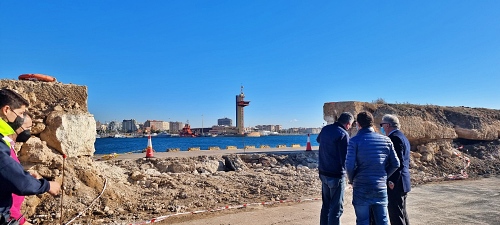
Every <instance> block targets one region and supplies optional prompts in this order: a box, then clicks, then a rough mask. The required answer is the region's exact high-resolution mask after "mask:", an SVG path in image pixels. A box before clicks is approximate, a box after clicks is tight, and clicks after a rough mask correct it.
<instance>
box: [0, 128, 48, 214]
mask: <svg viewBox="0 0 500 225" xmlns="http://www.w3.org/2000/svg"><path fill="white" fill-rule="evenodd" d="M0 137H1V138H3V135H2V134H0ZM0 142H1V143H0V185H1V186H0V214H4V215H8V214H9V210H10V207H11V206H12V193H14V194H16V195H20V196H25V195H35V194H42V193H45V192H47V191H48V190H49V188H50V185H49V182H48V181H47V180H45V179H40V180H37V179H36V178H34V177H33V176H31V174H30V173H28V172H26V171H24V169H23V167H22V166H21V164H19V163H18V162H16V161H15V160H14V159H13V158H12V157H11V156H10V147H9V146H8V145H7V144H6V143H5V142H4V140H0Z"/></svg>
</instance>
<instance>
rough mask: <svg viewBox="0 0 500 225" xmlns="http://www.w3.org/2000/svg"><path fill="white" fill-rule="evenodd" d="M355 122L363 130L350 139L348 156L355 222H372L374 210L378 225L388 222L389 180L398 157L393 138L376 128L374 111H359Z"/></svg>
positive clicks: (397, 163) (397, 162)
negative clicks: (371, 216) (378, 131)
mask: <svg viewBox="0 0 500 225" xmlns="http://www.w3.org/2000/svg"><path fill="white" fill-rule="evenodd" d="M356 122H357V126H359V127H361V129H360V130H359V131H358V134H357V135H356V136H354V137H353V138H351V140H350V141H349V145H348V147H347V156H346V170H347V177H348V179H349V183H350V184H352V186H353V197H352V204H353V205H354V211H355V213H356V224H358V225H360V224H369V218H370V211H372V212H373V216H374V220H375V223H376V224H377V225H380V224H384V225H388V224H389V219H388V215H387V214H388V213H387V204H388V199H387V185H386V182H387V177H389V176H390V175H391V174H392V173H394V171H396V170H397V169H398V168H399V159H398V157H397V155H396V152H395V151H394V146H393V144H392V142H391V139H389V138H388V137H386V136H383V135H381V134H378V133H376V132H375V130H374V129H373V116H372V114H371V113H369V112H361V113H359V114H358V115H357V117H356Z"/></svg>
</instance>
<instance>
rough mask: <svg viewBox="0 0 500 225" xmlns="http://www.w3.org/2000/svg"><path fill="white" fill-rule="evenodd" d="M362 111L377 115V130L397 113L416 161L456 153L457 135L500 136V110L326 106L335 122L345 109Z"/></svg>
mask: <svg viewBox="0 0 500 225" xmlns="http://www.w3.org/2000/svg"><path fill="white" fill-rule="evenodd" d="M362 111H368V112H370V113H372V114H373V116H374V119H375V124H374V125H375V126H374V128H375V129H376V130H377V131H379V129H380V128H379V123H380V122H381V120H382V117H383V116H384V115H385V114H394V115H397V116H398V118H399V121H400V123H401V130H402V131H403V132H404V133H405V135H406V137H407V138H408V140H409V141H410V143H411V145H412V151H413V153H412V160H416V161H433V159H434V156H435V155H436V154H441V155H442V156H445V157H446V156H452V155H453V154H452V152H453V151H454V149H453V146H452V145H451V143H452V141H453V140H454V139H457V138H462V139H467V140H478V141H494V140H497V139H499V138H500V110H494V109H484V108H469V107H442V106H434V105H426V106H422V105H411V104H374V103H367V102H353V101H349V102H328V103H325V104H324V105H323V117H324V119H325V121H327V123H331V122H333V121H335V120H336V119H337V118H338V117H339V116H340V114H341V113H342V112H351V113H352V114H353V115H354V116H356V115H357V114H358V113H359V112H362ZM350 133H351V135H355V134H356V129H355V128H351V130H350ZM415 157H418V158H415Z"/></svg>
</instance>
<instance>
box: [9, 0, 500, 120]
mask: <svg viewBox="0 0 500 225" xmlns="http://www.w3.org/2000/svg"><path fill="white" fill-rule="evenodd" d="M499 8H500V1H488V0H486V1H454V0H442V1H398V2H376V1H362V2H359V1H324V0H319V1H314V2H310V1H286V0H274V1H266V0H255V1H196V0H194V1H160V0H151V1H132V0H122V1H120V2H119V3H117V2H114V1H89V2H85V4H81V3H75V2H74V1H58V2H57V4H50V3H46V2H44V1H36V0H25V1H0V33H1V35H0V76H1V77H2V78H7V79H17V77H18V76H19V75H20V74H26V73H41V74H47V75H50V76H54V77H55V78H57V80H58V81H59V82H62V83H65V84H69V83H71V84H77V85H85V86H87V88H88V101H87V102H88V110H89V112H90V113H91V114H93V115H94V117H95V119H96V120H99V121H112V120H123V119H131V118H134V119H136V120H138V121H146V120H148V119H156V120H164V121H181V122H185V121H187V120H189V122H190V124H191V125H192V126H193V127H201V126H202V120H203V121H204V122H205V123H208V121H210V123H214V121H217V119H218V118H223V117H228V118H231V119H233V122H236V115H235V106H234V101H235V99H234V96H235V95H237V94H239V93H240V86H241V85H243V86H244V87H245V96H246V99H247V100H248V101H250V106H248V107H246V108H245V121H244V124H245V126H246V127H247V126H256V125H259V124H281V125H282V126H283V128H290V127H320V126H322V125H323V124H325V123H326V122H325V121H324V120H323V104H324V103H327V102H338V101H361V102H372V101H374V100H376V99H379V98H382V99H384V100H385V101H386V102H388V103H398V102H400V103H403V102H407V103H411V104H433V105H440V106H468V107H483V108H492V109H500V101H498V97H497V96H498V94H497V92H498V91H497V89H498V88H497V86H498V85H497V84H498V83H500V76H499V71H500V63H498V62H500V39H499V38H498V37H500V20H499V19H498V9H499ZM26 15H43V16H36V17H34V16H26ZM202 115H203V116H202Z"/></svg>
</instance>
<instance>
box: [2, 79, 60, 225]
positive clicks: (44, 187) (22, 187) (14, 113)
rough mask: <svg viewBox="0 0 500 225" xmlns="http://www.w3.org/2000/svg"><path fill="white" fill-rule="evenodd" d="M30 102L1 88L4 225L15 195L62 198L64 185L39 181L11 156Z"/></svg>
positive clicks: (8, 218) (7, 221) (8, 216)
mask: <svg viewBox="0 0 500 225" xmlns="http://www.w3.org/2000/svg"><path fill="white" fill-rule="evenodd" d="M27 106H29V103H28V101H27V100H26V99H24V98H23V97H22V96H20V95H19V94H17V93H16V92H14V91H12V90H10V89H6V88H4V89H0V137H1V138H2V141H1V143H0V184H1V186H2V188H0V225H3V224H7V223H9V221H10V208H11V207H12V194H16V195H20V196H27V195H37V194H43V193H45V192H48V193H50V194H52V195H58V194H59V191H60V190H61V185H60V184H59V183H57V182H55V181H48V180H45V179H36V178H34V177H33V176H32V175H31V174H30V173H29V172H27V171H25V170H24V169H23V167H22V166H21V164H19V163H18V162H16V160H14V159H13V158H12V157H11V148H10V147H11V145H12V144H13V143H11V142H10V141H9V139H10V140H12V139H11V138H9V137H8V136H9V135H12V134H14V133H15V132H16V130H18V129H19V128H20V127H21V126H22V125H23V122H24V116H25V112H26V107H27Z"/></svg>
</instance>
